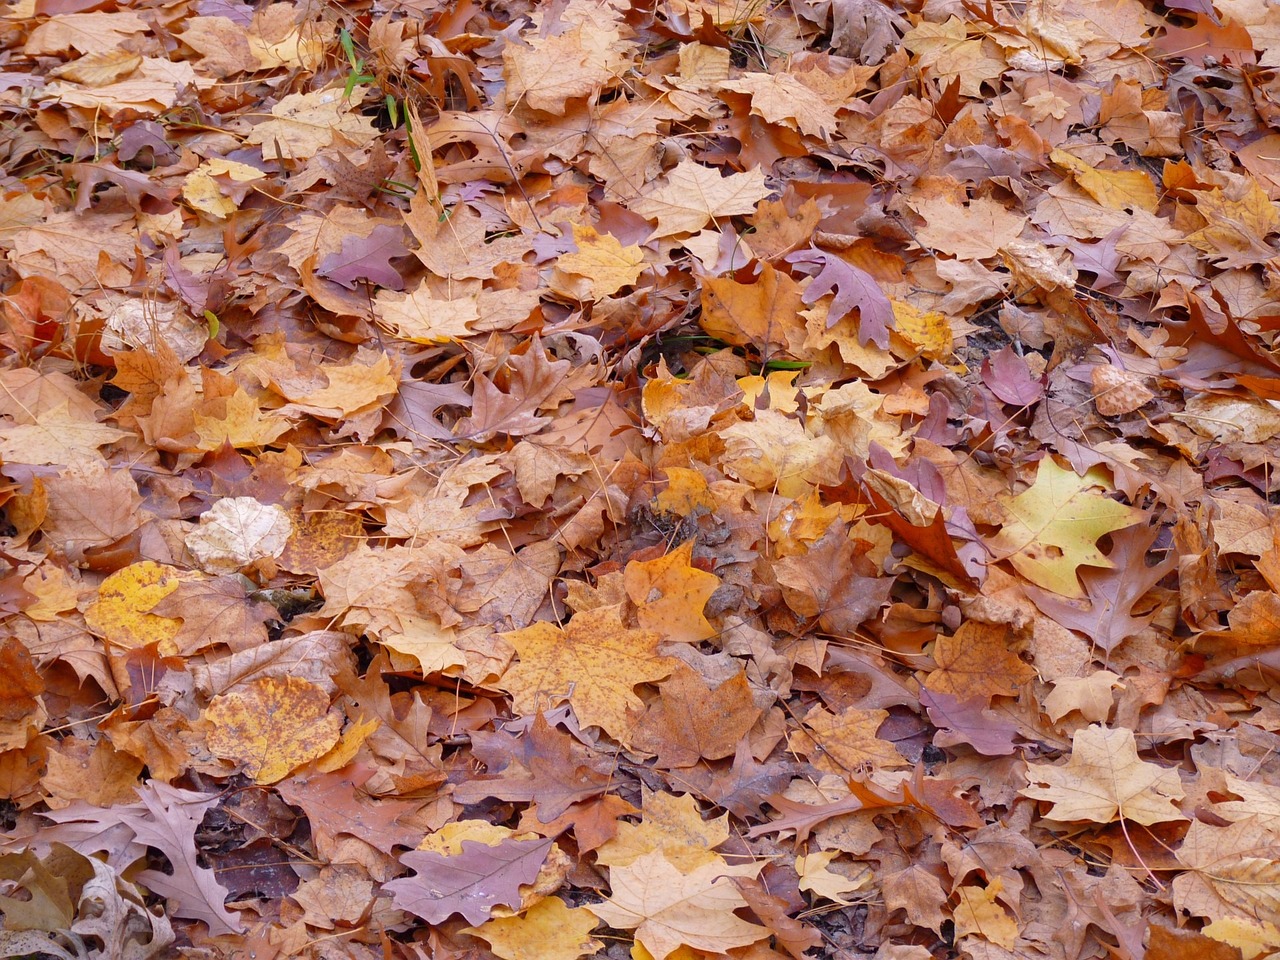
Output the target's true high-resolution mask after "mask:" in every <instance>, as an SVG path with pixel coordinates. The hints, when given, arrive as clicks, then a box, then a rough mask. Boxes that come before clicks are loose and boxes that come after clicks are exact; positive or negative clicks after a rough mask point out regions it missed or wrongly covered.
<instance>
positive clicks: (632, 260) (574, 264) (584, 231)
mask: <svg viewBox="0 0 1280 960" xmlns="http://www.w3.org/2000/svg"><path fill="white" fill-rule="evenodd" d="M573 242H574V244H575V245H576V246H577V248H578V249H577V252H575V253H566V254H562V255H561V256H560V257H559V259H557V260H556V266H555V274H554V275H553V276H552V278H551V288H552V289H553V290H556V291H557V292H560V293H564V294H567V295H569V296H573V297H576V298H577V299H579V300H603V299H604V298H605V297H608V296H610V295H612V294H615V293H617V292H618V290H620V289H621V288H622V287H628V286H631V285H632V284H633V283H635V282H636V280H637V279H639V277H640V274H641V273H642V272H643V271H644V269H645V260H644V254H643V253H642V252H641V250H640V248H639V247H638V246H636V245H635V244H631V245H630V246H626V247H624V246H623V245H622V243H621V242H619V240H618V239H617V238H616V237H614V236H612V235H611V234H607V233H606V234H600V233H597V232H596V230H595V228H594V227H584V226H580V225H579V224H576V223H575V224H574V225H573Z"/></svg>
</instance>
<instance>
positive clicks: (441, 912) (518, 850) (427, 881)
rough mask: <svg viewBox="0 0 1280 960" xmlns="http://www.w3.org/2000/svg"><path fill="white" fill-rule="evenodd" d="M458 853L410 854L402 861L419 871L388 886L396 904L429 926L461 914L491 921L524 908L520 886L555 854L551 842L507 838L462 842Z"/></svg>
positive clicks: (472, 919) (473, 921) (471, 920)
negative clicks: (499, 912)
mask: <svg viewBox="0 0 1280 960" xmlns="http://www.w3.org/2000/svg"><path fill="white" fill-rule="evenodd" d="M461 846H462V852H461V853H459V854H456V855H452V856H449V855H445V854H439V853H432V852H430V851H425V850H411V851H410V852H408V853H405V854H402V855H401V857H400V862H401V863H403V864H404V865H405V866H406V867H410V868H411V869H413V870H414V871H416V875H415V876H412V877H402V878H400V879H399V880H392V881H390V882H389V883H385V884H383V889H384V890H387V891H389V892H390V893H391V894H392V898H393V899H394V901H395V904H396V906H398V907H399V908H400V909H402V910H406V911H408V912H409V913H412V914H413V915H414V916H415V917H420V918H422V919H423V920H425V921H427V922H428V923H441V922H442V921H444V920H446V919H448V918H449V917H450V916H451V915H453V914H455V913H457V914H459V915H460V916H462V917H463V918H464V919H465V920H466V921H467V922H468V923H471V924H476V923H483V922H484V921H485V920H488V919H489V917H490V915H491V914H492V912H493V908H494V907H497V906H499V905H502V906H519V904H520V887H521V886H522V885H525V884H530V883H533V881H534V879H535V878H536V877H537V876H538V871H539V870H540V869H541V868H542V862H543V861H544V860H546V858H547V853H548V852H549V851H550V850H551V841H550V840H503V841H502V842H501V843H499V844H497V845H496V846H489V845H487V844H484V843H480V842H477V841H475V840H463V841H462V844H461Z"/></svg>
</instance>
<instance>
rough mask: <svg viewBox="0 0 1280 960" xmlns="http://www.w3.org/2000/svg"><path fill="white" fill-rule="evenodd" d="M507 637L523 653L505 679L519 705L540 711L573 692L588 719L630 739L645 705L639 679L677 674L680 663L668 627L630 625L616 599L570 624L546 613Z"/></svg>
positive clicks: (523, 710) (576, 708)
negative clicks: (663, 646)
mask: <svg viewBox="0 0 1280 960" xmlns="http://www.w3.org/2000/svg"><path fill="white" fill-rule="evenodd" d="M502 637H503V638H504V639H505V640H506V641H507V642H508V643H510V644H511V645H512V646H513V647H515V648H516V653H517V654H519V658H520V659H519V661H518V662H516V663H515V664H513V665H512V666H511V667H509V668H508V669H507V672H506V673H505V674H504V675H503V677H502V679H501V681H499V683H498V686H499V687H500V688H501V689H503V690H506V691H507V692H508V693H510V694H511V696H512V702H513V705H514V707H515V711H516V713H518V714H520V715H521V716H526V717H527V716H532V715H533V714H534V713H536V712H537V711H539V710H541V709H544V708H545V707H546V706H547V705H551V704H556V703H562V702H563V701H565V700H568V701H569V702H570V703H571V704H573V712H574V713H575V714H577V716H578V721H579V722H580V723H581V724H582V725H583V726H584V727H588V726H596V727H600V728H601V729H602V730H604V732H605V733H607V734H609V736H611V737H613V738H614V739H615V740H617V741H618V742H620V743H623V744H625V743H627V742H628V741H629V739H630V734H631V729H632V727H633V726H634V724H635V722H636V719H637V716H638V713H639V711H640V708H641V707H642V706H643V705H644V704H643V701H642V700H641V699H640V698H639V697H637V696H636V695H635V692H634V691H635V687H636V685H637V684H640V683H646V682H649V681H653V680H661V679H662V678H663V677H666V676H669V675H670V674H671V670H672V666H673V663H674V661H672V660H671V658H670V657H660V656H658V644H659V643H660V642H661V641H662V636H661V635H660V634H658V633H655V632H653V631H652V630H631V629H628V628H627V627H625V626H623V624H622V620H621V618H620V616H619V611H618V608H617V607H616V606H613V607H599V608H597V609H595V610H585V611H583V612H581V613H579V614H577V615H576V616H574V618H573V619H572V620H570V621H569V624H568V626H566V627H564V628H563V629H561V628H560V627H558V626H556V625H555V624H553V623H547V622H546V621H545V620H541V621H539V622H537V623H535V624H533V625H532V626H529V627H525V628H524V629H523V630H517V631H514V632H512V633H504V634H502Z"/></svg>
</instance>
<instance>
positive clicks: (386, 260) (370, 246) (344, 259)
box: [316, 223, 409, 290]
mask: <svg viewBox="0 0 1280 960" xmlns="http://www.w3.org/2000/svg"><path fill="white" fill-rule="evenodd" d="M408 255H409V249H408V248H407V247H406V246H405V245H404V230H403V229H401V228H400V227H398V226H392V225H390V224H386V223H380V224H378V226H376V227H374V228H373V230H372V231H370V233H369V235H368V236H367V237H347V238H346V239H344V240H343V241H342V250H341V251H340V252H338V253H331V254H329V255H328V256H326V257H325V258H324V259H323V260H321V261H320V267H319V269H317V270H316V275H317V276H321V277H326V278H328V279H329V280H332V281H333V282H334V283H340V284H342V285H343V286H344V287H347V288H349V289H352V290H354V289H355V286H356V281H357V280H367V281H368V282H369V283H372V284H374V285H376V286H379V287H387V288H388V289H391V290H403V289H404V279H403V278H402V277H401V276H400V272H399V271H398V270H396V268H395V267H393V266H392V265H391V261H392V260H394V259H395V258H396V257H406V256H408Z"/></svg>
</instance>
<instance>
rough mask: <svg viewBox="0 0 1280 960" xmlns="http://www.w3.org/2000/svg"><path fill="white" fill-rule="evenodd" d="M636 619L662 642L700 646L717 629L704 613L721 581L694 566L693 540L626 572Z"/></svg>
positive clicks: (628, 594) (631, 565) (624, 573)
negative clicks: (655, 632) (698, 644)
mask: <svg viewBox="0 0 1280 960" xmlns="http://www.w3.org/2000/svg"><path fill="white" fill-rule="evenodd" d="M623 577H624V583H625V584H626V587H627V596H629V597H630V598H631V602H632V603H634V604H635V605H636V608H637V610H636V619H637V620H639V622H640V626H642V627H644V628H645V629H646V630H655V631H657V632H658V633H660V634H662V639H664V640H673V641H677V642H680V643H698V642H699V641H701V640H706V639H708V638H710V637H714V636H715V634H716V630H715V628H714V627H713V626H711V624H710V623H708V622H707V618H706V617H705V616H703V613H702V610H703V607H705V606H706V603H707V601H708V600H709V599H711V595H712V594H713V593H715V592H716V588H717V587H719V586H720V578H719V577H717V576H716V575H715V574H714V573H706V572H705V571H702V570H699V569H698V568H697V567H695V566H693V541H692V540H686V541H685V542H684V543H682V544H680V546H678V547H676V548H675V549H674V550H672V551H671V552H670V553H668V554H667V555H666V556H662V557H658V558H657V559H656V560H646V561H643V562H640V561H635V560H633V561H632V562H631V563H628V564H627V567H626V570H625V571H624V572H623Z"/></svg>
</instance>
